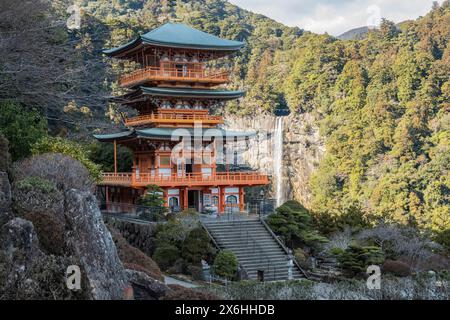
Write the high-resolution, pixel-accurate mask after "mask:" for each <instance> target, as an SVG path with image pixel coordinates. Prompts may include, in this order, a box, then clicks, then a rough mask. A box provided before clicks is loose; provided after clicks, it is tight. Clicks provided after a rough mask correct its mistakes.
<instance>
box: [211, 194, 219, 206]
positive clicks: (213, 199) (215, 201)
mask: <svg viewBox="0 0 450 320" xmlns="http://www.w3.org/2000/svg"><path fill="white" fill-rule="evenodd" d="M211 201H212V204H213V206H216V207H217V206H218V205H219V197H218V196H213V197H212V198H211Z"/></svg>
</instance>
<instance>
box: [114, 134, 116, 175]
mask: <svg viewBox="0 0 450 320" xmlns="http://www.w3.org/2000/svg"><path fill="white" fill-rule="evenodd" d="M114 174H117V141H116V140H114Z"/></svg>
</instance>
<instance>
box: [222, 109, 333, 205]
mask: <svg viewBox="0 0 450 320" xmlns="http://www.w3.org/2000/svg"><path fill="white" fill-rule="evenodd" d="M276 119H277V118H276V117H275V116H272V115H256V116H251V117H240V116H235V115H226V116H225V124H224V128H226V129H230V130H246V131H255V133H256V136H255V137H253V138H251V139H250V141H249V143H248V146H247V147H245V148H244V149H245V150H244V151H243V153H242V158H243V160H244V162H245V163H247V164H248V165H250V166H251V167H252V168H255V169H258V170H260V171H262V172H265V173H268V174H270V175H272V174H273V173H274V170H273V169H274V159H275V157H274V152H275V149H274V132H275V129H276ZM324 152H325V148H324V144H323V141H322V139H321V138H320V135H319V129H318V127H317V122H316V121H315V119H314V117H313V116H312V115H310V114H308V113H304V114H296V115H292V114H291V115H289V116H286V117H283V170H282V172H283V174H282V182H283V183H282V186H283V193H284V196H283V198H284V200H290V199H295V200H298V201H300V202H301V203H303V204H304V205H305V206H306V207H308V206H309V204H310V202H311V190H310V187H309V180H310V178H311V175H312V173H313V172H314V171H315V170H316V168H317V166H318V163H319V161H320V160H321V158H322V156H323V154H324ZM271 181H272V186H271V192H272V196H273V197H275V194H274V193H275V190H276V188H275V185H274V184H275V181H276V178H272V180H271Z"/></svg>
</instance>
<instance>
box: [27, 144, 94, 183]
mask: <svg viewBox="0 0 450 320" xmlns="http://www.w3.org/2000/svg"><path fill="white" fill-rule="evenodd" d="M31 151H32V153H33V154H34V155H38V154H44V153H61V154H64V155H67V156H70V157H72V158H74V159H76V160H78V161H79V162H81V163H82V164H83V165H84V166H85V167H86V168H87V169H88V171H89V173H90V175H91V177H92V179H94V180H95V181H99V180H100V179H101V170H100V166H99V165H97V164H95V163H94V162H92V161H91V160H90V159H89V158H88V156H87V155H88V151H87V150H86V148H84V147H83V146H82V145H81V144H79V143H76V142H74V141H71V140H67V139H63V138H61V137H43V138H42V139H40V140H38V141H37V142H36V143H35V144H34V145H33V147H32V150H31Z"/></svg>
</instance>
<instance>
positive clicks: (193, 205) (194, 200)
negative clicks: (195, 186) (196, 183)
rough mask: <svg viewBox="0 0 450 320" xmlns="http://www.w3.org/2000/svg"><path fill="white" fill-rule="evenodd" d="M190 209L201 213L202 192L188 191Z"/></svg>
mask: <svg viewBox="0 0 450 320" xmlns="http://www.w3.org/2000/svg"><path fill="white" fill-rule="evenodd" d="M188 208H189V209H194V210H196V211H200V190H189V191H188Z"/></svg>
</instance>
